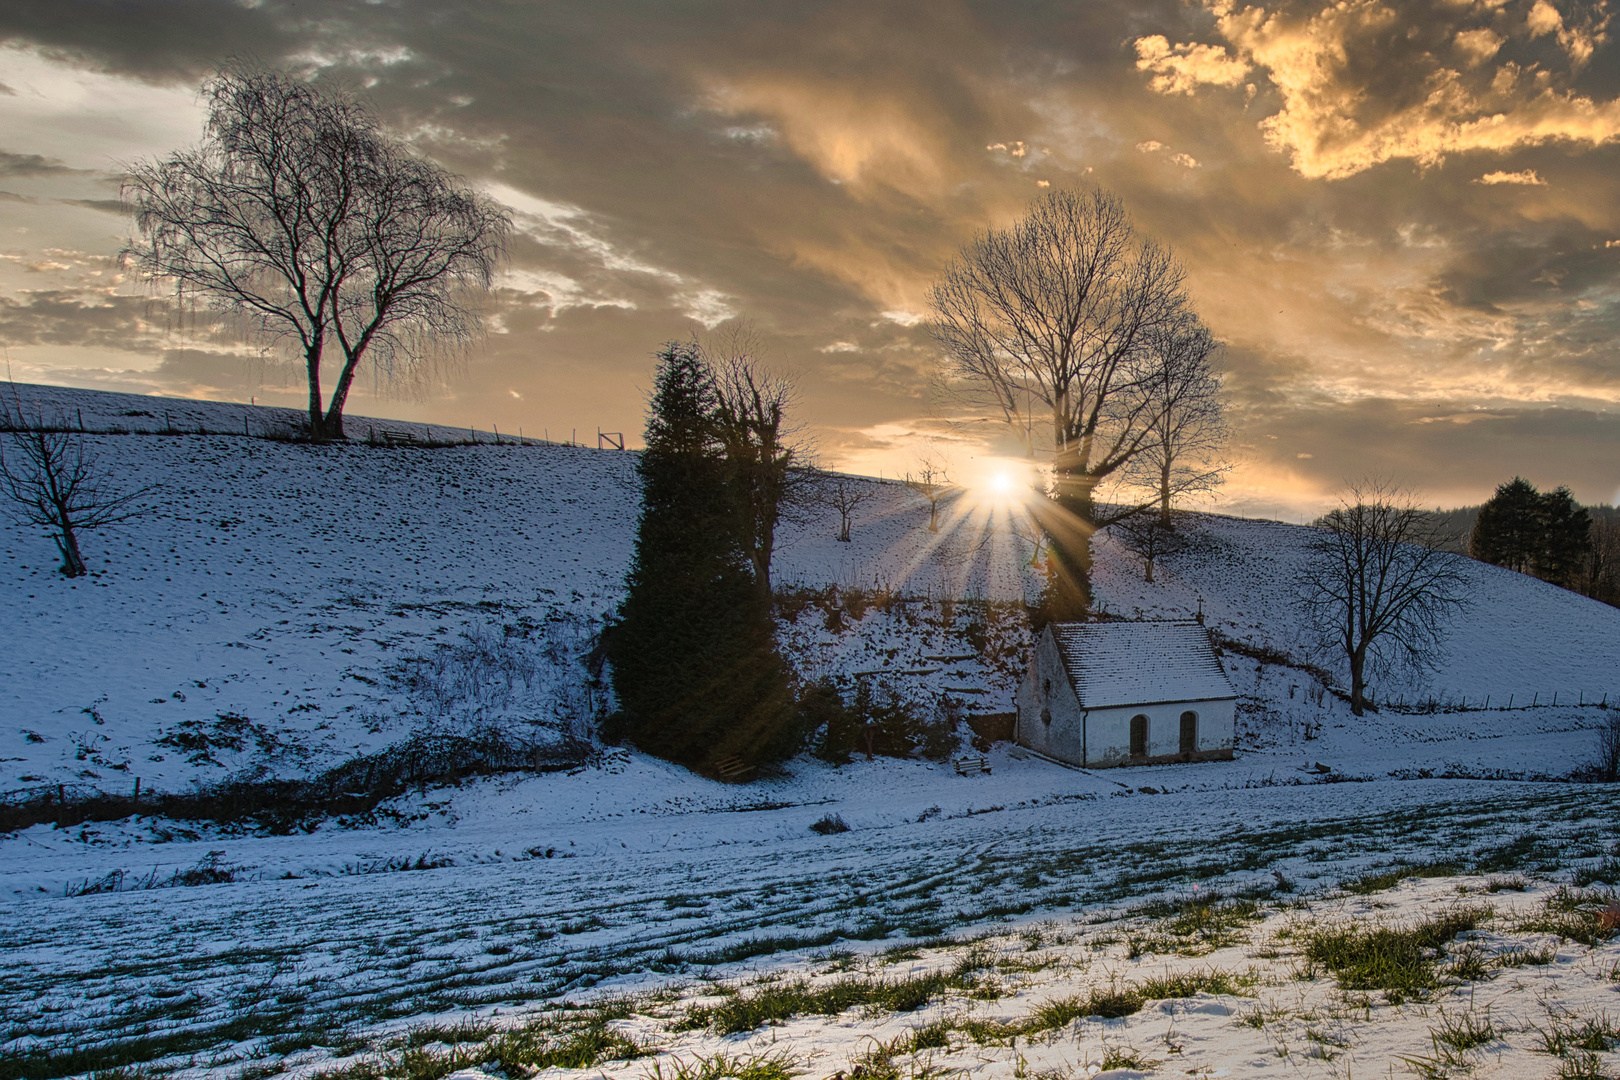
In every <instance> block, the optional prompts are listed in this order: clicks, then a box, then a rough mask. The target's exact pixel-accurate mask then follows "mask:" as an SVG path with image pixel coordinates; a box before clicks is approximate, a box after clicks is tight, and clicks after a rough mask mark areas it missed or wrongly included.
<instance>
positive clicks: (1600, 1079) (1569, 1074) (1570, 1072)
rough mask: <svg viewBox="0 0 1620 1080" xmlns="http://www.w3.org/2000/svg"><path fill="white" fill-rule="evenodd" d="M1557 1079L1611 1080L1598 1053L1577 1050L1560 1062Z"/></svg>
mask: <svg viewBox="0 0 1620 1080" xmlns="http://www.w3.org/2000/svg"><path fill="white" fill-rule="evenodd" d="M1555 1076H1556V1077H1557V1080H1611V1078H1610V1076H1609V1074H1608V1073H1606V1072H1604V1071H1603V1061H1602V1059H1600V1058H1599V1057H1598V1056H1597V1055H1596V1054H1588V1053H1584V1052H1577V1053H1574V1054H1571V1055H1570V1056H1569V1057H1567V1058H1565V1059H1564V1060H1563V1061H1561V1062H1559V1063H1558V1072H1557V1073H1556V1074H1555Z"/></svg>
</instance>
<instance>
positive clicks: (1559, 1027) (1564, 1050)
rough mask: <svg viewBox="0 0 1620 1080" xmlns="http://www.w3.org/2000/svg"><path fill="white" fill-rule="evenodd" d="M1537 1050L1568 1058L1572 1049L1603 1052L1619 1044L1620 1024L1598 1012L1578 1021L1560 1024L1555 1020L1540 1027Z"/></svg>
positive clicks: (1595, 1052)
mask: <svg viewBox="0 0 1620 1080" xmlns="http://www.w3.org/2000/svg"><path fill="white" fill-rule="evenodd" d="M1540 1033H1541V1049H1542V1051H1543V1052H1545V1053H1548V1054H1552V1055H1554V1056H1555V1057H1568V1056H1569V1055H1570V1054H1572V1053H1574V1052H1576V1051H1585V1052H1587V1053H1592V1054H1603V1053H1607V1052H1608V1051H1610V1050H1612V1049H1614V1048H1615V1047H1616V1046H1617V1045H1620V1027H1617V1026H1616V1024H1615V1022H1614V1021H1613V1020H1610V1019H1609V1014H1608V1013H1600V1014H1599V1015H1598V1016H1596V1017H1590V1018H1588V1019H1586V1020H1582V1021H1580V1022H1579V1023H1564V1024H1560V1023H1558V1022H1557V1021H1556V1020H1554V1021H1553V1023H1552V1024H1551V1025H1549V1026H1548V1027H1545V1028H1542V1029H1541V1032H1540Z"/></svg>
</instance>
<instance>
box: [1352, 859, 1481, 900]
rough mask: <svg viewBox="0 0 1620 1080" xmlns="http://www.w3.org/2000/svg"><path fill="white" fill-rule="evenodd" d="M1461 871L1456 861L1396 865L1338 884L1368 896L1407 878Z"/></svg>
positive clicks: (1431, 876)
mask: <svg viewBox="0 0 1620 1080" xmlns="http://www.w3.org/2000/svg"><path fill="white" fill-rule="evenodd" d="M1460 873H1462V867H1460V866H1458V865H1457V864H1456V863H1425V864H1423V865H1420V866H1396V867H1394V868H1393V869H1390V870H1385V871H1382V872H1381V873H1375V874H1363V875H1362V876H1361V877H1358V878H1351V879H1350V880H1349V881H1344V882H1341V883H1340V884H1339V888H1341V889H1343V890H1344V891H1345V892H1347V893H1352V894H1354V895H1356V896H1370V895H1371V894H1373V893H1376V892H1383V891H1385V890H1386V889H1393V888H1394V887H1395V886H1397V885H1399V884H1400V883H1401V882H1403V881H1405V880H1406V879H1407V878H1413V877H1418V878H1439V877H1456V876H1457V875H1458V874H1460Z"/></svg>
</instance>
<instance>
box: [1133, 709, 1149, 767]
mask: <svg viewBox="0 0 1620 1080" xmlns="http://www.w3.org/2000/svg"><path fill="white" fill-rule="evenodd" d="M1147 749H1148V718H1147V717H1146V716H1144V715H1143V714H1141V713H1137V714H1136V715H1135V716H1133V717H1131V757H1147Z"/></svg>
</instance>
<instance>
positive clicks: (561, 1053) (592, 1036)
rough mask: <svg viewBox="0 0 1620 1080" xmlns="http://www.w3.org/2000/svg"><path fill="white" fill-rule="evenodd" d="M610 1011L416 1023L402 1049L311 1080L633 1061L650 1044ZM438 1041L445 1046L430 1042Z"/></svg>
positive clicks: (510, 1071)
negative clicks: (499, 1023) (612, 1025)
mask: <svg viewBox="0 0 1620 1080" xmlns="http://www.w3.org/2000/svg"><path fill="white" fill-rule="evenodd" d="M610 1018H613V1017H611V1015H610V1014H607V1013H601V1012H597V1011H595V1010H583V1011H582V1012H581V1013H580V1014H579V1016H578V1017H570V1018H566V1019H565V1018H562V1017H561V1016H560V1015H559V1014H557V1013H549V1014H547V1015H546V1016H544V1017H542V1018H541V1019H539V1020H537V1021H535V1022H533V1023H531V1024H528V1025H526V1026H524V1027H520V1028H513V1029H511V1030H508V1031H495V1030H493V1029H492V1028H488V1027H484V1026H481V1025H477V1024H474V1023H471V1022H467V1023H463V1024H458V1025H454V1026H452V1027H448V1028H445V1027H421V1028H416V1029H413V1030H412V1031H411V1032H410V1033H409V1034H408V1035H407V1036H406V1038H405V1040H404V1045H403V1048H402V1049H400V1050H398V1051H396V1052H393V1053H384V1054H378V1055H376V1056H375V1057H371V1058H367V1059H365V1060H363V1061H359V1062H356V1063H354V1064H352V1065H349V1066H346V1067H344V1068H341V1069H330V1070H326V1071H323V1072H318V1073H315V1074H314V1075H313V1076H312V1077H311V1080H440V1078H441V1077H444V1076H448V1075H449V1074H450V1073H453V1072H456V1071H457V1070H460V1069H468V1068H487V1069H492V1070H493V1069H499V1070H500V1071H502V1072H505V1073H506V1074H507V1075H508V1076H523V1075H527V1074H528V1073H530V1072H532V1071H534V1070H537V1069H547V1068H554V1067H561V1068H565V1069H585V1068H590V1067H591V1066H593V1065H597V1064H600V1063H601V1062H604V1061H633V1060H635V1059H636V1058H641V1057H646V1056H648V1055H650V1054H653V1053H656V1050H655V1048H653V1047H651V1046H647V1045H645V1044H642V1043H638V1042H636V1041H635V1040H633V1039H630V1038H627V1037H626V1036H624V1035H621V1034H619V1033H618V1032H616V1031H610V1030H608V1027H607V1022H608V1020H609V1019H610ZM440 1044H443V1045H445V1047H446V1049H443V1050H437V1049H434V1048H433V1047H434V1046H436V1045H440Z"/></svg>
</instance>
